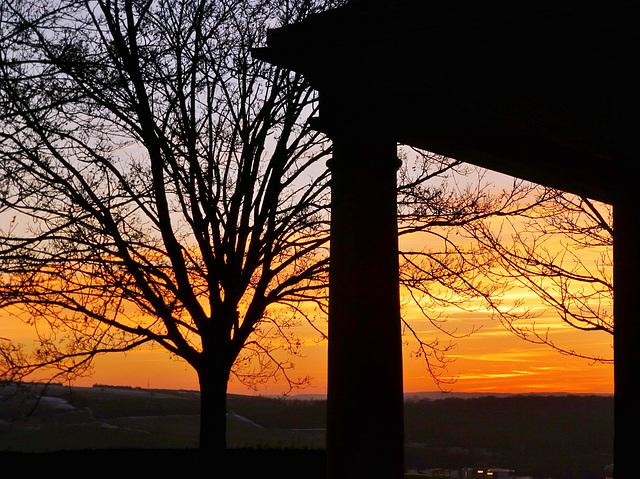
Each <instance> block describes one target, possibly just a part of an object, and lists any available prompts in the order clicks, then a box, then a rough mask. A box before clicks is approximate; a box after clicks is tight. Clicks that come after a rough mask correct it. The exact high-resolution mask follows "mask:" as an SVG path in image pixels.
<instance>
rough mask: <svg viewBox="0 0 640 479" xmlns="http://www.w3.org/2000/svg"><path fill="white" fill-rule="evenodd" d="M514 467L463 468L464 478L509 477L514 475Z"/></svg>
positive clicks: (503, 478)
mask: <svg viewBox="0 0 640 479" xmlns="http://www.w3.org/2000/svg"><path fill="white" fill-rule="evenodd" d="M514 472H515V471H514V470H513V469H502V468H497V467H478V468H465V469H463V470H462V478H464V479H508V478H512V477H513V473H514Z"/></svg>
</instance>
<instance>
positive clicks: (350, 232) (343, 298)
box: [321, 97, 404, 479]
mask: <svg viewBox="0 0 640 479" xmlns="http://www.w3.org/2000/svg"><path fill="white" fill-rule="evenodd" d="M321 99H322V97H321ZM326 104H327V102H325V104H324V105H323V103H322V100H321V107H323V106H326ZM334 106H337V107H338V108H337V109H338V110H341V112H340V113H341V114H340V115H337V114H331V113H328V114H324V115H323V117H322V118H321V125H322V126H324V128H323V129H324V130H325V131H326V132H327V133H328V134H329V136H330V137H331V139H332V141H333V158H332V160H330V162H329V167H330V170H331V269H330V280H329V284H330V286H329V353H328V354H329V359H328V360H329V364H328V417H327V472H328V478H330V479H359V478H362V479H365V478H366V479H372V478H384V479H393V478H401V477H402V476H403V468H404V467H403V464H404V463H403V458H404V441H403V421H404V415H403V383H402V343H401V320H400V298H399V278H398V234H397V232H398V225H397V214H396V212H397V196H396V174H397V169H398V165H399V160H398V158H397V150H396V141H395V138H394V136H393V135H392V134H391V133H390V132H389V131H385V128H384V126H383V122H384V121H385V118H381V117H380V116H379V115H377V114H376V112H371V111H369V112H368V113H366V111H359V112H358V113H355V114H354V113H353V112H354V111H355V110H351V112H352V116H351V118H349V117H348V115H349V114H347V118H345V113H344V112H345V110H342V109H341V108H340V106H342V105H336V104H334ZM327 110H328V108H325V109H324V110H322V111H325V112H326V111H327ZM346 110H349V109H348V108H347V109H346ZM364 110H366V108H365V109H364ZM386 120H387V121H388V119H386Z"/></svg>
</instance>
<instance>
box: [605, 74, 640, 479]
mask: <svg viewBox="0 0 640 479" xmlns="http://www.w3.org/2000/svg"><path fill="white" fill-rule="evenodd" d="M610 75H611V76H612V78H615V83H616V88H615V89H613V91H614V92H615V94H614V95H613V97H612V98H613V101H612V104H613V106H614V108H613V121H612V126H613V128H612V133H613V135H612V137H613V140H614V146H613V152H614V155H615V158H614V159H615V162H616V163H615V166H614V167H615V168H616V170H615V173H616V177H617V178H618V184H617V187H616V189H615V191H614V193H615V195H616V200H615V203H614V204H613V231H614V237H613V294H614V296H613V300H614V306H613V319H614V340H613V344H614V381H615V399H614V409H615V425H614V429H615V438H614V469H615V474H616V477H633V476H634V475H637V473H636V469H637V464H636V463H637V459H636V457H635V454H636V453H635V451H634V447H633V446H634V445H635V444H636V443H637V437H638V431H640V295H639V288H638V285H639V276H638V275H639V274H640V192H639V191H638V178H639V176H640V175H638V172H637V164H638V161H639V157H638V129H639V128H640V115H639V114H638V108H640V93H639V92H638V88H637V82H638V80H639V79H638V75H637V72H635V70H633V71H632V70H631V68H629V69H628V70H625V69H621V71H619V72H614V71H611V73H610ZM603 168H610V166H609V165H606V164H605V165H603Z"/></svg>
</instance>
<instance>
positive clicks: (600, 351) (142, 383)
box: [0, 293, 613, 394]
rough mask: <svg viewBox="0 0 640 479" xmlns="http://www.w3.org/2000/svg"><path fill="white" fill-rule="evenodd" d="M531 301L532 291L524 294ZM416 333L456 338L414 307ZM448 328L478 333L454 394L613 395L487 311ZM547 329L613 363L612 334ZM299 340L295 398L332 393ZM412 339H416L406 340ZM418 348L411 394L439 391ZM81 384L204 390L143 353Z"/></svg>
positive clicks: (113, 361)
mask: <svg viewBox="0 0 640 479" xmlns="http://www.w3.org/2000/svg"><path fill="white" fill-rule="evenodd" d="M523 294H525V295H526V293H523ZM525 300H526V302H527V304H529V305H536V304H538V303H539V300H537V298H536V297H535V296H532V295H529V296H525ZM403 315H404V318H405V319H407V320H408V321H409V322H410V324H411V325H412V327H413V328H414V329H415V330H417V331H419V332H420V333H421V334H422V337H423V338H425V339H432V338H433V337H435V336H437V337H438V338H439V339H440V340H441V341H443V342H447V341H449V339H451V338H448V337H447V336H446V335H444V334H443V333H441V332H438V333H436V332H435V331H434V328H433V326H430V325H429V323H428V322H427V321H425V320H424V318H423V317H422V316H421V314H420V313H419V312H418V311H417V310H416V308H415V307H414V308H411V307H407V308H405V310H404V312H403ZM448 316H449V321H448V322H447V323H446V327H447V328H449V329H453V328H455V329H456V330H457V331H458V332H459V333H466V332H468V331H471V330H472V329H474V328H476V329H478V328H479V329H478V330H477V331H476V332H474V333H473V334H471V335H470V336H468V337H463V338H460V339H451V340H452V341H453V342H454V343H455V347H454V348H453V349H452V350H451V351H450V353H449V358H451V359H454V361H453V362H451V363H449V365H448V370H447V373H446V374H447V375H448V376H449V377H456V378H457V379H456V381H455V382H452V383H450V384H445V385H444V386H443V387H445V388H446V389H447V390H450V391H452V392H470V391H482V392H516V393H523V392H557V391H564V392H579V393H607V394H611V393H613V365H612V364H611V363H606V364H602V363H592V362H589V361H588V360H585V359H580V358H576V357H571V356H566V355H561V354H559V353H558V352H555V351H553V350H551V349H550V348H549V347H547V346H543V345H535V344H531V343H528V342H526V341H524V340H522V339H520V338H517V337H515V336H514V335H513V334H511V333H509V332H507V331H506V330H505V329H504V328H503V327H502V326H501V325H500V324H499V323H498V322H497V321H495V320H491V319H490V318H489V317H488V315H487V313H482V312H475V313H465V312H460V311H452V312H450V313H449V314H448ZM536 321H537V324H539V325H541V326H543V327H545V328H547V327H549V328H550V331H551V332H552V334H553V337H554V339H556V340H557V341H558V342H559V343H560V344H562V345H563V346H565V347H567V348H573V349H575V350H577V351H580V352H584V353H588V354H593V355H596V356H602V357H606V358H611V357H612V349H611V336H610V335H608V334H606V333H601V332H581V331H577V330H575V329H572V328H569V327H566V326H563V325H562V324H561V322H560V321H559V320H558V319H557V318H556V317H555V316H554V315H553V314H549V313H548V314H545V315H542V316H540V317H538V318H537V319H536ZM28 331H29V330H25V327H24V326H22V324H21V323H19V322H18V321H17V320H15V319H13V320H12V319H9V318H7V317H6V316H5V317H3V318H2V319H1V320H0V337H5V338H12V339H14V340H17V341H22V342H25V343H27V344H28V341H29V340H28ZM298 332H299V335H300V337H301V338H302V339H303V342H304V344H305V347H304V348H303V354H302V357H300V358H297V359H296V360H295V364H296V369H295V370H294V371H293V372H292V376H294V377H301V376H307V375H308V376H311V377H312V378H313V379H312V381H311V384H310V386H309V387H307V388H305V389H303V390H299V391H293V393H316V394H324V393H326V361H327V359H326V342H321V343H318V342H317V341H316V340H317V333H315V332H314V331H312V330H311V329H310V328H309V327H306V328H305V327H304V326H301V327H300V328H299V331H298ZM405 338H406V339H407V340H410V339H411V338H410V336H406V337H405ZM411 351H412V348H411V345H409V346H408V347H405V357H404V383H405V391H407V392H417V391H433V390H437V386H436V384H435V382H434V381H433V379H432V378H431V377H430V376H429V373H428V372H427V370H426V368H425V365H424V362H423V360H422V359H416V358H413V357H412V355H411ZM76 384H77V385H80V386H91V385H93V384H111V385H125V386H134V387H136V386H139V387H151V388H171V389H197V388H198V384H197V378H196V375H195V373H194V372H193V371H192V370H191V369H190V368H189V367H188V366H187V365H186V364H185V363H183V362H182V361H179V360H176V359H173V358H170V357H169V356H168V355H167V353H165V352H163V351H162V350H159V349H157V350H141V351H134V352H130V353H128V354H127V355H124V354H114V355H107V356H102V357H100V358H99V359H98V360H97V362H96V368H95V372H94V374H93V376H91V377H88V378H85V379H83V380H80V381H78V382H77V383H76ZM373 386H375V385H373ZM229 389H230V392H233V393H241V394H281V393H283V392H285V391H286V389H287V387H286V385H285V384H284V383H282V382H280V383H271V384H268V385H266V386H261V387H259V388H258V390H257V391H252V390H249V389H247V388H246V387H243V386H242V385H241V384H239V383H238V382H233V381H232V383H231V384H230V388H229Z"/></svg>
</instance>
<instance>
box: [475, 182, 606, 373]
mask: <svg viewBox="0 0 640 479" xmlns="http://www.w3.org/2000/svg"><path fill="white" fill-rule="evenodd" d="M535 194H536V197H535V200H534V201H533V203H534V204H535V207H533V208H530V209H529V210H528V211H527V212H526V214H522V215H519V216H517V217H509V218H505V219H504V220H503V221H500V222H493V223H492V222H475V223H473V224H469V225H467V227H466V231H467V232H468V234H469V235H470V237H472V238H474V239H475V240H476V241H477V244H478V245H479V249H480V250H482V251H483V252H484V255H483V256H484V257H485V263H484V264H485V265H488V264H491V267H490V268H486V269H485V272H486V274H487V277H488V278H489V279H490V280H492V281H493V282H501V283H506V284H511V285H514V286H518V287H522V288H524V289H525V290H527V291H532V292H533V293H535V295H536V296H537V297H538V298H540V299H541V300H542V302H543V303H544V304H546V305H547V306H548V307H549V308H552V310H554V311H555V312H556V313H557V314H558V316H559V318H560V319H561V320H562V321H563V322H564V323H565V324H567V325H569V326H571V327H572V328H575V329H578V330H582V331H604V332H607V333H609V334H611V335H612V338H613V226H612V225H613V218H612V210H611V207H610V206H609V205H605V204H601V203H598V202H595V201H593V200H590V199H588V198H584V197H579V196H576V195H572V194H569V193H566V192H562V191H557V190H552V189H548V188H543V187H538V188H537V191H536V192H535ZM501 319H503V321H504V324H505V326H506V327H507V328H508V329H509V330H511V331H512V332H514V333H515V334H517V335H518V336H520V337H522V338H524V339H526V340H528V341H532V342H537V343H543V344H547V345H549V346H551V347H553V348H554V349H556V350H558V351H560V352H562V353H565V354H571V355H574V356H580V357H585V358H588V359H592V360H598V361H606V362H611V361H613V359H612V357H604V358H603V357H600V356H594V355H592V354H590V353H588V352H585V351H576V350H575V349H570V348H567V347H566V346H564V345H563V344H561V343H558V342H557V341H556V340H555V339H554V337H553V335H552V334H551V332H550V331H549V328H548V327H543V328H542V329H539V328H538V327H537V326H536V323H535V321H522V320H523V319H524V318H522V317H519V316H517V315H516V316H512V317H509V316H508V315H504V316H501Z"/></svg>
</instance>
